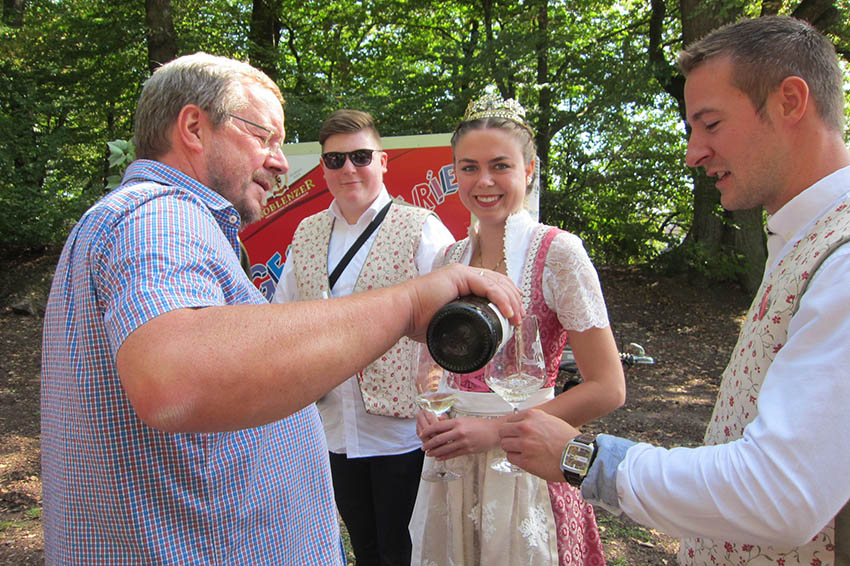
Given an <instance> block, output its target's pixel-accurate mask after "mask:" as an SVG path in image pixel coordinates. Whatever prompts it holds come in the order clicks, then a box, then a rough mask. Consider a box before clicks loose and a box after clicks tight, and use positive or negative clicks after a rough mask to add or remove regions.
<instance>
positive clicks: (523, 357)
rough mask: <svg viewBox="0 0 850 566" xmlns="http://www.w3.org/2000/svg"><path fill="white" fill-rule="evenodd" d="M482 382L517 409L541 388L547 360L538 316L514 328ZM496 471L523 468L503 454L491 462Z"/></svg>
mask: <svg viewBox="0 0 850 566" xmlns="http://www.w3.org/2000/svg"><path fill="white" fill-rule="evenodd" d="M484 381H485V382H486V383H487V385H488V386H490V389H491V390H492V391H493V393H495V394H496V395H498V396H499V397H501V398H502V399H503V400H504V401H505V402H506V403H507V404H509V405H510V406H511V409H513V412H514V413H516V412H517V407H518V405H519V404H520V403H522V402H523V401H525V400H527V399H528V398H529V397H531V396H532V395H533V394H534V393H535V392H536V391H537V390H539V389H540V388H541V387H543V383H544V382H545V381H546V362H545V361H544V359H543V345H542V344H541V342H540V329H539V328H538V325H537V317H536V316H534V315H529V316H527V317H525V318H523V319H522V322H521V323H520V325H519V326H517V327H516V328H515V329H514V335H513V338H511V340H509V341H508V343H507V344H505V347H504V348H502V349H501V350H499V351H498V352H496V355H495V356H493V359H492V360H490V363H489V364H488V365H487V367H486V368H485V370H484ZM490 467H491V468H492V469H494V470H496V471H498V472H504V473H511V474H517V473H520V472H521V471H522V470H521V469H520V468H518V467H517V466H514V465H513V464H511V463H510V462H509V461H508V459H507V458H505V457H504V456H502V457H500V458H494V459H493V460H491V461H490Z"/></svg>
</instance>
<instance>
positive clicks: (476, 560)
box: [410, 90, 625, 566]
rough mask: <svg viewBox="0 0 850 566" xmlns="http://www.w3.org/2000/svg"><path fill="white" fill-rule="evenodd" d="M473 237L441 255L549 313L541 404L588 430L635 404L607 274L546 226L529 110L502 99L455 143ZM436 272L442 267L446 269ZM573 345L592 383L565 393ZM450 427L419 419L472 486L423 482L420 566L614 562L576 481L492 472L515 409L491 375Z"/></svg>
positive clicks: (431, 443)
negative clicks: (562, 380) (497, 277)
mask: <svg viewBox="0 0 850 566" xmlns="http://www.w3.org/2000/svg"><path fill="white" fill-rule="evenodd" d="M452 151H453V154H454V167H455V175H456V178H457V181H458V185H459V191H458V192H459V195H460V199H461V201H462V202H463V204H464V206H466V208H467V209H469V211H470V213H471V214H472V215H473V216H474V218H475V219H476V221H475V222H473V225H472V226H471V227H470V232H469V236H468V237H467V238H466V239H464V240H461V241H459V242H457V243H455V244H453V245H451V246H449V247H448V248H447V249H446V251H445V253H443V254H438V260H437V264H445V263H452V262H461V263H466V264H468V265H472V266H477V267H480V268H482V269H492V270H494V271H498V272H500V273H503V274H506V275H508V276H509V277H510V278H511V279H512V280H513V281H514V282H515V283H516V284H517V286H518V287H519V288H520V289H521V290H522V294H523V302H524V304H523V306H524V307H525V309H526V312H527V313H528V314H534V315H536V316H537V319H538V321H539V325H540V337H541V341H542V344H543V351H544V358H545V360H546V370H547V378H546V383H545V385H544V388H543V389H542V390H541V391H539V392H538V393H536V394H535V395H534V396H533V397H532V398H531V399H529V401H527V402H526V403H525V404H524V405H523V406H521V408H522V409H524V408H529V407H532V406H537V407H539V408H541V409H543V410H545V411H547V412H549V413H552V414H554V415H557V416H560V417H562V418H564V419H566V420H568V421H569V422H570V423H573V424H575V425H580V424H583V423H586V422H588V421H590V420H593V419H595V418H598V417H600V416H602V415H604V414H606V413H608V412H610V411H612V410H614V409H616V408H617V407H619V406H620V405H622V404H623V402H624V401H625V379H624V376H623V368H622V365H621V364H620V360H619V357H618V354H617V346H616V343H615V341H614V337H613V334H612V332H611V327H610V325H609V322H608V313H607V310H606V307H605V301H604V299H603V297H602V290H601V287H600V284H599V278H598V276H597V273H596V270H595V268H594V267H593V265H592V263H591V262H590V258H589V257H588V255H587V252H586V251H585V250H584V247H583V246H582V244H581V241H580V240H579V238H578V237H576V236H575V235H573V234H570V233H568V232H565V231H563V230H560V229H558V228H554V227H551V226H546V225H544V224H541V223H539V222H537V200H538V191H539V172H538V167H539V165H538V160H537V158H536V148H535V143H534V135H533V133H532V130H531V129H530V128H529V126H528V125H527V124H526V122H525V111H524V109H523V108H522V106H520V104H519V103H518V102H516V101H515V100H513V99H509V100H504V99H502V98H501V97H500V96H499V95H498V94H496V93H495V90H493V91H491V92H488V93H485V94H484V96H482V97H481V98H480V99H478V100H474V101H472V102H471V103H470V105H469V107H468V108H467V111H466V115H465V116H464V121H463V122H461V123H460V125H458V127H457V129H456V130H455V132H454V135H453V137H452ZM435 267H436V265H435ZM567 340H569V342H570V346H571V347H572V349H573V352H574V354H575V358H576V362H577V363H578V366H579V368H580V370H581V374H582V376H583V377H584V380H583V382H582V383H581V384H580V385H578V386H576V387H573V388H571V389H570V390H569V391H567V392H564V393H562V394H560V395H558V396H555V395H554V387H553V386H554V382H555V378H556V377H557V373H558V365H559V363H560V359H561V352H562V351H563V349H564V346H565V344H566V343H567ZM461 389H462V391H461V392H459V395H458V396H457V399H456V401H455V405H454V408H453V410H452V417H453V418H449V419H442V420H437V419H436V418H435V417H433V416H430V415H429V414H428V413H426V412H424V411H423V412H421V413H420V414H419V416H418V417H417V431H418V433H419V436H420V438H421V439H422V441H423V449H424V450H426V451H427V454H428V455H430V456H434V457H436V458H441V459H443V458H445V459H448V460H447V462H448V463H449V465H450V466H451V467H452V468H453V469H460V470H461V478H460V479H458V480H455V481H451V482H441V483H430V482H424V481H423V482H421V483H420V486H419V494H418V497H417V502H416V508H415V510H414V514H413V519H412V520H411V523H410V532H411V537H412V539H413V560H412V562H411V564H412V565H414V566H417V565H422V566H432V565H451V564H455V565H460V564H464V565H466V566H473V565H490V564H523V565H526V564H527V565H535V566H536V565H554V564H559V565H561V566H563V565H566V564H570V565H575V564H584V565H598V564H604V563H605V559H604V557H603V554H602V543H601V541H600V538H599V532H598V529H597V526H596V519H595V516H594V513H593V508H592V507H591V506H590V504H588V503H586V502H584V501H583V500H582V499H581V496H580V495H579V492H578V489H577V488H574V487H572V486H570V485H569V484H567V483H557V484H547V483H546V482H545V481H543V480H541V479H539V478H537V477H535V476H532V475H530V474H528V473H525V472H521V473H519V474H518V475H517V474H508V473H503V472H499V471H495V470H493V469H491V468H490V467H489V465H488V462H489V461H490V460H491V459H493V458H494V457H497V456H499V455H503V454H504V453H503V452H501V449H500V448H499V434H498V429H499V426H500V424H501V422H502V421H503V420H504V418H505V416H504V415H506V414H507V413H508V412H509V409H508V406H507V405H506V403H505V402H504V401H502V400H501V399H500V398H499V397H497V396H496V395H495V394H494V393H491V392H490V389H489V387H488V386H487V385H486V383H485V382H484V378H483V372H478V373H474V374H467V375H464V376H463V380H462V382H461Z"/></svg>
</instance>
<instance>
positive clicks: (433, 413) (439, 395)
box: [414, 344, 460, 482]
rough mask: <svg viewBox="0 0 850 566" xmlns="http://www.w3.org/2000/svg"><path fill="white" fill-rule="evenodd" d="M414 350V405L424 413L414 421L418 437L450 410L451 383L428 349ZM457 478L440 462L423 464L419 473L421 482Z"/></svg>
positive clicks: (447, 374)
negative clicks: (415, 354) (415, 400)
mask: <svg viewBox="0 0 850 566" xmlns="http://www.w3.org/2000/svg"><path fill="white" fill-rule="evenodd" d="M416 349H417V350H418V352H417V356H416V359H415V360H414V362H415V368H416V394H417V401H418V402H419V406H420V407H422V409H424V411H425V414H423V413H420V415H419V416H418V417H417V423H416V429H417V433H420V432H421V431H422V428H423V427H424V426H427V425H428V424H432V423H433V422H436V421H438V420H439V418H440V416H442V415H444V414H445V413H447V412H448V411H449V409H451V407H452V405H453V404H454V400H455V389H454V387H453V386H454V383H450V382H451V381H453V380H452V379H451V377H450V376H452V374H451V373H449V372H447V371H446V370H444V369H443V368H442V367H440V366H439V365H437V362H435V361H434V359H433V358H432V357H431V354H430V352H428V348H427V347H426V346H425V345H424V344H420V345H419V346H418V348H416ZM420 436H421V434H420ZM459 477H460V475H459V474H457V473H455V472H453V471H451V470H449V469H448V468H446V465H445V462H443V461H442V460H438V461H437V463H436V464H434V465H433V466H429V465H428V463H427V462H426V465H425V466H424V467H423V470H422V479H423V480H426V481H434V482H438V481H451V480H455V479H458V478H459Z"/></svg>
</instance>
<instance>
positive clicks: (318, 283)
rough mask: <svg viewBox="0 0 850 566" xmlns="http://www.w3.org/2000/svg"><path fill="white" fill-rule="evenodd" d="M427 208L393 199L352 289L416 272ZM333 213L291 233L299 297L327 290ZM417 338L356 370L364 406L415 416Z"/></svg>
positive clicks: (304, 223) (316, 217) (399, 279)
mask: <svg viewBox="0 0 850 566" xmlns="http://www.w3.org/2000/svg"><path fill="white" fill-rule="evenodd" d="M431 214H433V213H431V212H430V211H428V210H425V209H423V208H418V207H415V206H411V205H408V204H405V203H404V202H399V201H395V202H394V203H393V205H392V206H391V207H390V210H389V212H388V213H387V216H386V218H384V221H383V222H382V223H381V226H380V227H379V228H378V230H377V234H376V235H375V239H374V241H373V243H372V247H371V249H370V250H369V255H368V256H367V257H366V262H365V263H364V264H363V269H362V270H361V271H360V273H359V274H358V276H357V282H356V283H355V286H354V292H355V293H358V292H360V291H366V290H369V289H379V288H382V287H388V286H390V285H394V284H396V283H401V282H402V281H407V280H408V279H413V278H414V277H416V276H418V275H419V270H418V269H417V267H416V252H417V250H418V249H419V239H420V235H421V234H422V227H423V225H424V224H425V219H426V218H427V217H428V216H429V215H431ZM332 230H333V217H331V216H330V215H329V214H328V213H327V211H322V212H319V213H317V214H314V215H312V216H309V217H307V218H305V219H304V220H302V221H301V223H300V224H299V225H298V228H296V230H295V234H294V236H293V237H292V250H291V252H290V259H289V261H293V262H295V271H294V273H295V279H296V281H297V284H298V294H299V297H300V298H301V300H303V301H306V300H311V299H320V298H322V297H326V296H330V288H329V283H328V248H329V246H330V241H331V232H332ZM415 345H416V343H415V342H413V341H412V340H410V339H409V338H407V337H402V339H401V340H399V341H398V342H396V343H395V344H394V345H393V347H392V348H390V349H389V350H387V352H386V353H384V354H383V355H382V356H381V357H380V358H378V359H377V360H375V361H374V362H372V363H371V364H370V365H369V366H367V367H366V368H365V369H363V371H361V372H360V373H359V374H358V375H357V381H358V383H359V384H360V392H361V394H362V396H363V402H364V404H365V406H366V411H367V412H368V413H371V414H374V415H384V416H390V417H400V418H413V417H415V416H416V413H417V412H418V410H419V409H418V405H417V404H416V390H415V383H414V379H413V375H412V372H411V367H410V366H411V361H412V359H413V348H414V346H415Z"/></svg>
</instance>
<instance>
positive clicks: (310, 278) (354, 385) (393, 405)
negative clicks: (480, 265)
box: [274, 110, 454, 566]
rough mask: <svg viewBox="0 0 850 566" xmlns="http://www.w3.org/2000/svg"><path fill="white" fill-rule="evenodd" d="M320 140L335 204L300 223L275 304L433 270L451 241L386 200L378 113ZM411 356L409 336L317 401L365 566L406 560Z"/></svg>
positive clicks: (351, 120)
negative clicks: (435, 260)
mask: <svg viewBox="0 0 850 566" xmlns="http://www.w3.org/2000/svg"><path fill="white" fill-rule="evenodd" d="M319 143H321V145H322V152H323V153H322V158H321V164H322V169H323V171H324V176H325V181H327V183H328V189H329V190H330V193H331V194H332V195H333V197H334V200H333V202H332V203H331V205H330V207H329V208H328V209H327V210H324V211H322V212H319V213H318V214H314V215H313V216H310V217H308V218H305V219H304V220H302V221H301V223H300V224H299V225H298V228H297V229H296V231H295V235H294V236H293V239H292V247H291V248H290V251H289V253H288V254H287V258H286V264H285V266H284V269H283V273H282V275H281V279H280V282H279V284H278V287H277V289H276V291H275V296H274V302H289V301H298V300H309V299H320V298H323V297H324V298H329V297H344V296H346V295H351V294H352V293H358V292H361V291H366V290H368V289H373V288H382V287H387V286H390V285H393V284H396V283H401V282H403V281H407V280H409V279H412V278H414V277H417V276H418V275H421V274H424V273H427V272H428V271H430V270H431V264H432V263H433V259H434V256H435V255H436V253H437V252H438V251H439V250H440V249H441V248H442V247H444V246H447V245H448V244H450V243H452V242H454V237H453V236H452V235H451V232H449V230H448V229H447V228H446V227H445V226H444V225H443V223H442V222H440V220H439V218H437V216H436V215H435V214H434V213H433V212H430V211H428V210H425V209H423V208H418V207H415V206H410V205H408V204H405V203H404V202H401V201H393V199H392V198H391V197H390V195H389V193H388V192H387V189H386V187H385V186H384V182H383V174H384V173H385V172H386V171H387V154H386V153H385V152H383V151H381V137H380V135H379V134H378V130H377V128H376V126H375V122H374V120H373V119H372V116H370V115H369V114H367V113H365V112H360V111H357V110H337V111H336V112H334V113H333V114H331V115H330V116H329V117H328V118H327V119H326V120H325V122H324V124H322V127H321V129H320V130H319ZM414 352H416V353H418V345H417V343H416V342H413V341H412V340H410V339H408V338H406V337H404V338H402V339H401V340H400V341H399V342H398V343H396V344H395V345H394V346H393V347H392V348H390V349H389V350H388V351H387V352H386V353H385V354H384V355H383V356H381V357H379V358H378V359H377V360H376V361H375V362H373V363H372V364H371V365H369V366H367V367H366V368H365V369H364V370H362V371H361V372H360V373H358V374H357V375H355V376H353V377H351V378H350V379H349V380H348V381H346V382H344V383H342V384H341V385H339V386H337V387H336V388H335V389H333V390H332V391H331V392H330V393H328V394H327V395H325V396H324V397H323V398H322V399H320V400H319V402H318V403H317V405H318V407H319V410H320V412H321V414H322V423H323V426H324V429H325V435H326V437H327V441H328V449H329V451H330V463H331V474H332V477H333V486H334V496H335V498H336V503H337V507H338V508H339V511H340V515H341V516H342V519H343V521H344V522H345V526H346V528H347V529H348V533H349V535H350V538H351V545H352V547H353V549H354V554H355V557H356V559H357V564H358V566H379V565H380V566H391V565H397V564H409V563H410V549H411V544H410V535H409V534H408V530H407V524H408V523H409V522H410V515H411V513H412V512H413V505H414V503H415V502H416V493H417V491H418V487H419V475H420V473H421V472H422V462H423V457H424V453H423V452H422V450H421V449H420V447H421V444H422V442H421V441H420V440H419V437H417V436H416V420H415V416H416V413H417V412H418V410H419V409H418V405H417V404H416V391H415V383H414V371H415V370H414V369H412V368H411V362H412V361H413V359H414ZM416 359H418V358H416Z"/></svg>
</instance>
